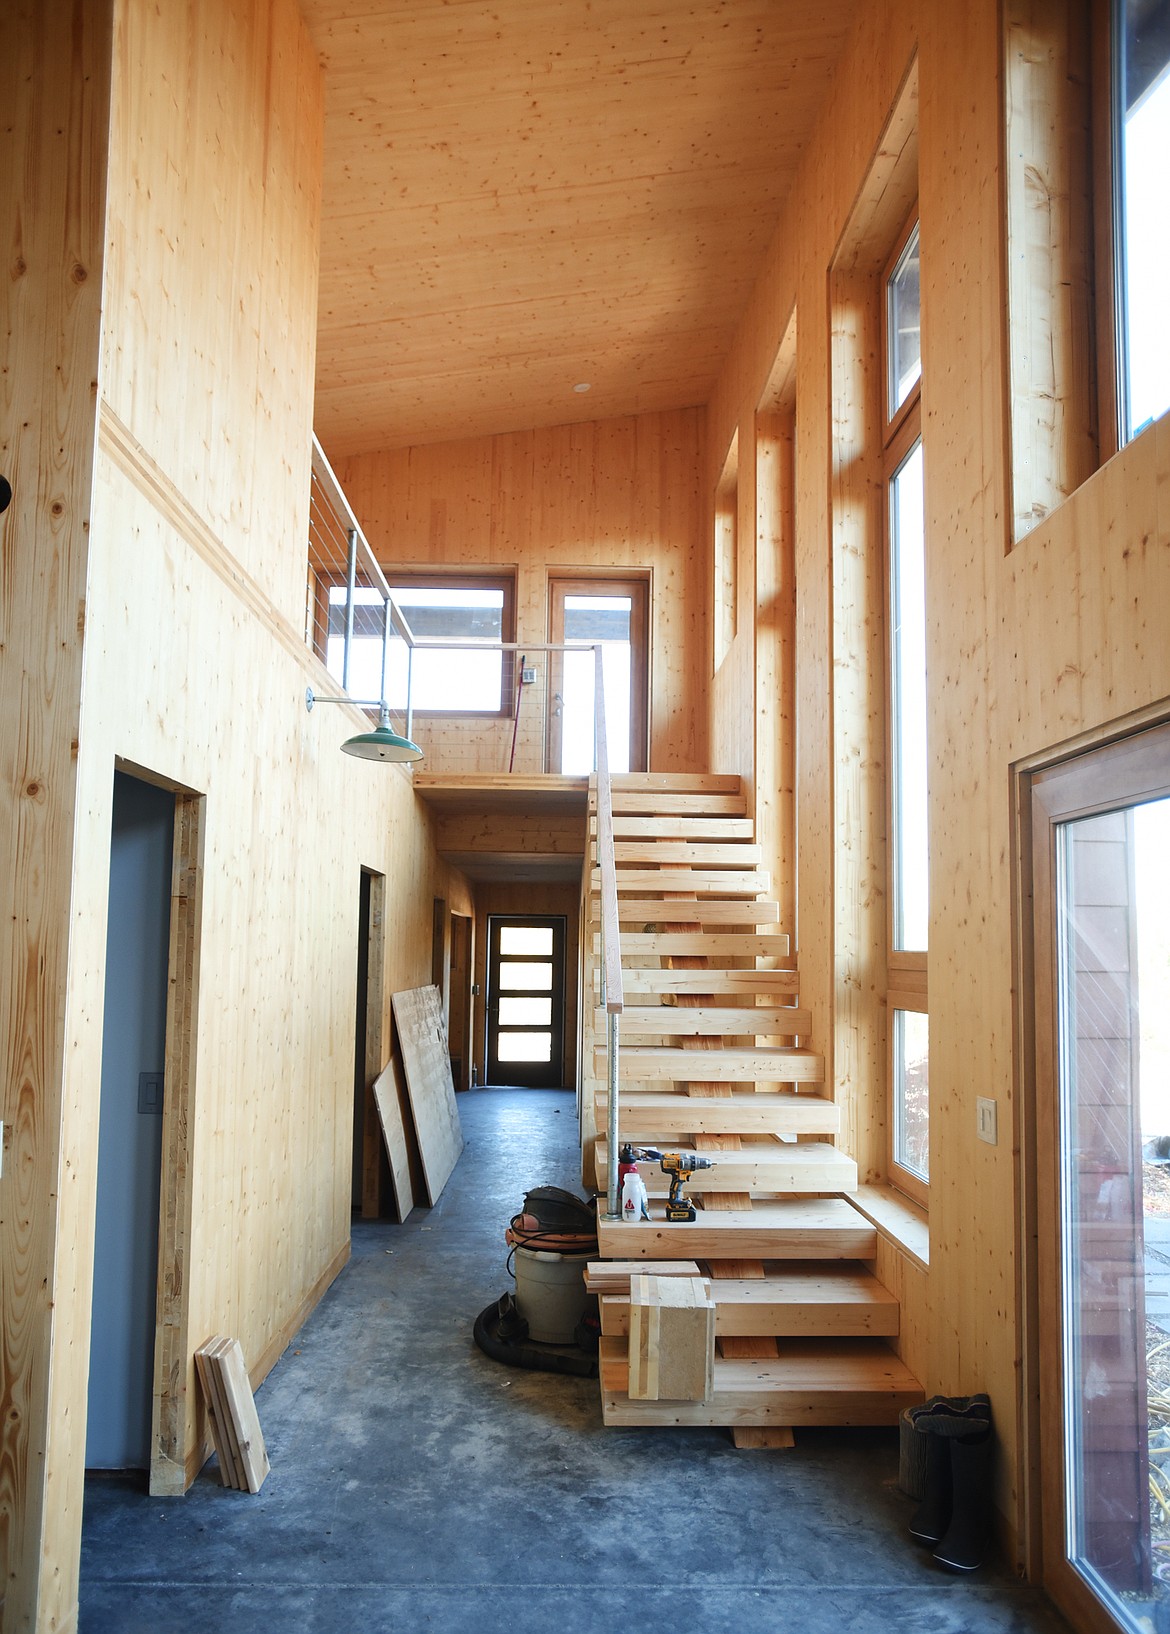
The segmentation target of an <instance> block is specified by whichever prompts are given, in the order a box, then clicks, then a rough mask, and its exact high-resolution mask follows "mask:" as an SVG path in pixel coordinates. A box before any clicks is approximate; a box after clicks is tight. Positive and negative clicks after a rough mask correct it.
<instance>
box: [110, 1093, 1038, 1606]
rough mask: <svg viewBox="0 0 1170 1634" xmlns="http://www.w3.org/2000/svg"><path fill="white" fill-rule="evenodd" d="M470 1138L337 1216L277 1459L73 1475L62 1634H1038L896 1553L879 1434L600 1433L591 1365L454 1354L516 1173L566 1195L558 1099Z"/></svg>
mask: <svg viewBox="0 0 1170 1634" xmlns="http://www.w3.org/2000/svg"><path fill="white" fill-rule="evenodd" d="M459 1109H460V1113H461V1116H462V1119H463V1125H464V1131H465V1135H466V1139H467V1148H466V1150H465V1152H464V1155H463V1157H462V1159H461V1160H460V1163H459V1166H458V1168H457V1169H456V1171H455V1174H454V1175H453V1176H452V1179H451V1181H450V1183H449V1184H448V1188H447V1190H446V1192H445V1193H444V1195H443V1197H442V1198H441V1199H440V1201H439V1203H438V1204H437V1206H436V1207H435V1208H434V1209H430V1210H427V1209H416V1210H415V1212H414V1213H413V1215H412V1216H411V1218H410V1219H409V1220H408V1221H407V1222H406V1224H405V1225H401V1226H398V1225H390V1224H381V1223H378V1224H361V1223H358V1224H356V1225H355V1228H354V1237H353V1258H352V1260H351V1262H350V1265H349V1266H348V1268H347V1269H346V1271H345V1272H344V1273H343V1274H342V1276H341V1277H340V1278H339V1279H338V1281H337V1282H336V1283H335V1285H334V1287H333V1288H332V1289H331V1290H330V1291H329V1293H328V1294H327V1296H326V1297H325V1299H324V1300H323V1302H322V1304H321V1306H320V1307H319V1308H318V1310H317V1311H316V1312H315V1313H314V1315H313V1316H312V1318H311V1319H310V1320H309V1322H308V1323H307V1324H306V1325H305V1327H304V1329H303V1330H302V1332H301V1333H300V1334H299V1335H298V1337H297V1339H296V1340H295V1341H294V1343H293V1345H292V1346H291V1347H290V1349H289V1351H288V1352H286V1354H285V1356H284V1357H283V1359H282V1360H281V1362H280V1363H279V1364H278V1366H277V1367H276V1368H275V1369H274V1370H273V1372H272V1374H271V1375H270V1376H269V1378H268V1380H267V1381H266V1383H265V1384H264V1386H263V1387H262V1389H261V1390H260V1391H259V1393H258V1397H257V1405H258V1408H259V1412H260V1418H261V1422H262V1424H263V1427H264V1433H265V1437H266V1440H267V1442H268V1448H269V1454H270V1457H271V1460H272V1473H271V1475H270V1476H269V1478H268V1480H267V1482H266V1483H265V1485H264V1488H263V1490H262V1491H261V1492H260V1493H259V1494H258V1495H257V1496H251V1495H249V1494H244V1493H237V1492H231V1491H229V1490H227V1489H226V1488H224V1487H222V1486H221V1485H220V1483H219V1476H218V1473H217V1471H216V1469H215V1465H214V1461H213V1462H212V1464H210V1465H209V1466H208V1467H207V1468H206V1469H205V1470H204V1471H203V1473H202V1474H201V1476H200V1477H199V1479H198V1480H197V1481H196V1482H195V1484H194V1486H193V1487H192V1489H191V1491H190V1492H189V1493H188V1495H187V1496H186V1497H185V1498H182V1499H152V1498H149V1497H147V1496H146V1494H145V1493H144V1491H143V1490H142V1483H141V1480H140V1479H138V1478H132V1477H124V1476H112V1477H101V1478H94V1479H93V1480H91V1481H90V1482H89V1484H88V1487H87V1494H86V1512H85V1526H84V1541H83V1552H82V1599H81V1630H82V1634H137V1631H139V1630H142V1631H146V1630H149V1631H150V1634H167V1631H169V1630H170V1629H172V1628H173V1629H175V1630H176V1631H177V1630H182V1634H218V1631H220V1630H227V1629H239V1628H247V1629H248V1630H249V1634H268V1631H270V1630H271V1631H273V1634H277V1631H279V1634H292V1631H302V1630H303V1631H305V1634H316V1631H317V1630H320V1631H322V1634H324V1631H329V1634H334V1631H337V1630H349V1629H355V1630H356V1629H361V1630H362V1631H363V1634H382V1631H386V1634H391V1631H393V1634H413V1631H415V1630H428V1631H430V1630H434V1631H450V1634H470V1631H471V1630H477V1631H480V1630H482V1631H492V1630H505V1629H506V1630H508V1634H550V1631H555V1634H578V1631H580V1634H586V1631H588V1634H594V1631H596V1630H598V1629H599V1628H602V1627H607V1626H612V1627H620V1628H629V1629H630V1630H631V1631H637V1634H668V1631H669V1634H676V1631H679V1630H683V1631H690V1634H708V1631H709V1634H716V1631H718V1634H723V1631H724V1630H728V1629H735V1630H737V1634H756V1631H759V1634H764V1631H765V1630H767V1631H768V1634H775V1631H777V1630H787V1629H790V1628H791V1629H800V1630H801V1631H802V1634H804V1631H810V1634H817V1631H820V1630H825V1631H826V1634H827V1631H828V1630H833V1631H835V1634H837V1631H842V1630H849V1631H855V1634H886V1631H887V1630H888V1631H890V1634H893V1631H894V1630H898V1631H899V1634H919V1631H922V1634H927V1631H930V1634H1001V1631H1002V1634H1008V1631H1010V1634H1054V1631H1056V1630H1059V1629H1063V1627H1064V1624H1063V1623H1062V1622H1061V1621H1060V1620H1059V1619H1058V1618H1057V1617H1055V1615H1054V1614H1053V1613H1051V1612H1050V1611H1049V1610H1048V1609H1047V1607H1046V1605H1045V1603H1044V1602H1043V1600H1042V1599H1041V1597H1039V1596H1038V1595H1036V1594H1035V1593H1034V1592H1033V1591H1031V1590H1029V1589H1027V1588H1026V1587H1023V1586H1021V1585H1020V1584H1019V1583H1018V1582H1017V1581H1016V1579H1015V1577H1014V1576H1013V1575H1012V1574H1011V1573H1009V1572H1008V1571H1007V1570H1005V1569H1003V1568H1001V1567H1000V1566H998V1565H990V1566H987V1567H985V1568H983V1569H982V1570H981V1571H980V1572H978V1573H976V1574H974V1575H973V1576H972V1577H970V1578H956V1577H953V1576H950V1575H949V1574H947V1573H945V1572H943V1571H942V1570H941V1569H940V1568H939V1567H937V1566H936V1565H935V1564H934V1562H933V1561H932V1559H931V1557H930V1555H929V1553H928V1552H927V1551H924V1550H922V1549H921V1548H920V1547H919V1546H917V1545H915V1544H913V1543H912V1542H911V1540H910V1538H909V1536H908V1534H907V1531H906V1523H907V1521H908V1519H909V1516H910V1513H911V1512H912V1509H913V1507H914V1506H913V1505H912V1504H911V1502H910V1501H909V1500H908V1499H906V1498H905V1497H904V1496H903V1495H902V1494H901V1493H900V1492H899V1491H898V1489H897V1486H896V1476H897V1437H896V1434H895V1432H893V1431H885V1430H881V1431H875V1430H870V1431H855V1430H851V1431H831V1430H819V1431H803V1432H801V1433H800V1434H799V1436H798V1440H797V1446H796V1448H795V1449H794V1450H792V1451H789V1452H763V1453H760V1452H737V1451H736V1450H735V1449H734V1448H733V1447H732V1445H731V1442H730V1440H729V1438H728V1436H727V1435H726V1433H725V1432H723V1431H719V1430H673V1431H671V1430H652V1429H647V1430H637V1429H630V1430H606V1429H605V1428H604V1427H603V1425H602V1423H601V1413H600V1406H599V1400H598V1389H597V1383H596V1381H595V1380H585V1379H575V1378H565V1377H560V1376H555V1375H552V1374H544V1373H527V1372H521V1371H518V1370H515V1369H510V1368H504V1367H501V1366H499V1365H498V1364H496V1363H494V1362H492V1361H490V1360H488V1358H486V1357H485V1356H483V1355H482V1354H481V1353H480V1352H479V1351H478V1350H477V1349H476V1348H475V1346H474V1344H473V1342H472V1337H471V1327H472V1322H473V1320H474V1318H475V1316H476V1315H477V1313H478V1312H479V1311H480V1310H482V1309H483V1308H484V1306H486V1305H487V1304H488V1303H489V1302H490V1301H491V1300H492V1299H494V1298H495V1297H496V1296H497V1295H498V1294H499V1293H501V1292H502V1291H503V1290H504V1289H505V1288H506V1287H508V1286H509V1281H508V1277H507V1274H506V1271H505V1268H504V1260H505V1255H506V1249H505V1245H504V1241H503V1232H504V1227H505V1225H506V1223H507V1220H508V1218H509V1217H510V1216H511V1215H512V1214H513V1213H515V1212H516V1211H517V1210H518V1209H519V1207H520V1204H521V1202H522V1200H523V1196H524V1192H525V1190H526V1189H527V1188H528V1187H529V1186H531V1185H536V1184H540V1183H542V1182H552V1183H554V1184H560V1185H567V1186H569V1187H572V1188H574V1189H579V1188H577V1187H576V1184H575V1182H576V1156H575V1135H576V1120H575V1114H574V1107H573V1100H572V1097H571V1096H568V1095H564V1094H560V1093H557V1092H553V1091H499V1090H481V1091H478V1092H473V1093H472V1094H471V1095H467V1096H461V1097H460V1100H459Z"/></svg>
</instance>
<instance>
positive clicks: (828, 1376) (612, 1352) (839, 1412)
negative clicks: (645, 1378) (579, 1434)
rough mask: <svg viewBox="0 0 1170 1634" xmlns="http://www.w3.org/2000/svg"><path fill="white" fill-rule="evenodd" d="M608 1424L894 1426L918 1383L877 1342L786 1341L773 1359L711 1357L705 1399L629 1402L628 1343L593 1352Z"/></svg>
mask: <svg viewBox="0 0 1170 1634" xmlns="http://www.w3.org/2000/svg"><path fill="white" fill-rule="evenodd" d="M599 1360H600V1370H601V1399H602V1413H603V1417H604V1420H605V1422H606V1424H686V1425H704V1424H706V1425H715V1424H787V1425H815V1424H825V1425H874V1424H896V1423H897V1422H898V1419H899V1417H900V1416H901V1413H902V1411H903V1409H904V1408H906V1407H912V1406H914V1405H915V1404H916V1403H918V1402H920V1401H921V1400H922V1399H923V1390H922V1386H921V1385H920V1384H919V1382H918V1380H917V1379H916V1378H915V1377H914V1375H913V1374H912V1373H911V1372H910V1370H909V1368H908V1367H906V1365H905V1364H904V1363H903V1362H902V1361H900V1360H899V1358H898V1357H897V1356H895V1354H894V1352H893V1351H892V1350H890V1349H889V1347H888V1346H887V1345H885V1344H883V1343H882V1341H881V1340H880V1339H870V1340H866V1339H846V1340H840V1341H835V1340H831V1339H829V1340H825V1339H791V1340H785V1341H783V1342H782V1345H781V1350H780V1354H779V1355H777V1357H776V1358H775V1360H771V1359H764V1358H759V1359H756V1358H751V1359H748V1358H742V1359H741V1358H728V1357H723V1356H718V1355H717V1356H716V1358H715V1391H714V1395H713V1396H712V1399H711V1400H710V1401H709V1402H690V1401H685V1402H665V1401H657V1402H654V1401H631V1400H630V1398H629V1395H628V1394H627V1391H626V1385H627V1383H628V1382H629V1379H628V1375H629V1359H628V1352H627V1346H626V1341H625V1340H624V1339H622V1338H616V1337H614V1338H610V1337H603V1338H602V1340H601V1347H600V1352H599Z"/></svg>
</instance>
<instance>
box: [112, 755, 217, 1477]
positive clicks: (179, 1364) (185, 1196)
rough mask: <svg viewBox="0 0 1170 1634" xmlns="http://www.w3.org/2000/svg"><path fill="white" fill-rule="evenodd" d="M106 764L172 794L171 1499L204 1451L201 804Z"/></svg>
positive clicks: (163, 1390)
mask: <svg viewBox="0 0 1170 1634" xmlns="http://www.w3.org/2000/svg"><path fill="white" fill-rule="evenodd" d="M114 768H115V770H116V771H119V772H125V773H126V774H127V776H129V777H136V778H138V779H139V780H140V781H141V782H143V783H151V784H153V785H154V787H155V788H158V789H164V790H165V791H166V792H167V793H168V794H172V795H173V796H174V800H175V815H174V829H173V836H172V860H171V909H170V932H169V938H168V949H167V1019H166V1043H165V1048H164V1052H163V1082H164V1084H165V1086H166V1088H165V1093H164V1095H163V1114H162V1136H161V1139H162V1165H161V1173H160V1176H159V1205H158V1276H157V1284H156V1296H155V1328H154V1365H153V1369H152V1383H151V1410H150V1471H149V1484H150V1493H151V1496H152V1497H160V1498H170V1497H180V1496H181V1495H182V1494H183V1493H184V1492H186V1490H187V1488H188V1487H189V1486H190V1485H191V1483H192V1481H193V1480H194V1479H195V1477H196V1475H198V1473H199V1471H200V1470H201V1469H202V1467H203V1464H204V1462H205V1461H206V1450H207V1449H205V1447H204V1442H203V1438H202V1437H200V1436H199V1435H198V1434H189V1431H191V1430H192V1428H193V1425H194V1420H195V1415H196V1413H197V1411H198V1397H197V1393H196V1391H195V1387H194V1375H195V1361H194V1356H193V1353H192V1352H193V1345H192V1338H191V1229H192V1219H193V1215H194V1199H195V1187H194V1147H195V1091H196V1083H197V1071H196V1053H197V1044H198V1031H199V1029H198V1018H199V964H200V941H201V936H200V932H201V926H202V923H203V877H204V847H205V839H206V827H207V823H206V808H207V800H206V796H204V795H202V794H199V793H197V792H196V791H195V790H193V789H188V788H183V787H181V786H180V785H178V784H176V783H174V782H173V781H171V780H170V779H169V778H165V777H160V776H159V775H158V774H157V773H156V772H153V771H151V770H150V769H149V768H148V767H145V766H139V765H137V764H135V763H134V762H132V761H128V760H124V759H122V758H121V757H118V758H116V759H115V761H114Z"/></svg>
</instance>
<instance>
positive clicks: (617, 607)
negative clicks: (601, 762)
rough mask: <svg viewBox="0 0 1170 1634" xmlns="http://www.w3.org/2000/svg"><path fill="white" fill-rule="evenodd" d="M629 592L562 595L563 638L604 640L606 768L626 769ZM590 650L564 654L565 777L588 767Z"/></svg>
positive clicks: (593, 682) (592, 688) (591, 683)
mask: <svg viewBox="0 0 1170 1634" xmlns="http://www.w3.org/2000/svg"><path fill="white" fill-rule="evenodd" d="M633 605H634V604H633V598H632V597H631V596H574V595H566V597H565V640H566V641H594V642H596V641H604V642H605V643H606V646H605V651H604V653H603V654H602V659H601V667H602V674H603V675H604V677H605V737H606V746H607V748H608V750H609V769H610V771H611V772H628V771H629V769H630V617H631V613H632V611H633ZM595 692H596V680H595V676H594V665H593V654H592V653H591V652H567V653H566V654H565V656H564V671H563V686H562V709H563V725H562V728H561V764H560V771H561V772H562V773H563V774H564V775H565V776H573V775H576V774H581V773H585V774H588V773H589V772H591V771H592V770H593V701H594V694H595Z"/></svg>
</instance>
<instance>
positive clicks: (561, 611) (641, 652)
mask: <svg viewBox="0 0 1170 1634" xmlns="http://www.w3.org/2000/svg"><path fill="white" fill-rule="evenodd" d="M558 589H559V592H560V594H559V596H558V595H557V593H556V592H557V590H558ZM607 592H609V593H612V594H613V595H618V596H621V595H626V594H628V595H629V596H630V602H631V605H630V770H631V771H647V770H649V766H650V612H651V571H650V569H649V568H631V569H629V570H628V571H626V572H625V573H621V574H617V573H609V572H590V571H589V570H588V569H584V568H577V569H573V570H570V571H566V572H550V573H549V575H548V639H549V641H550V643H553V644H560V643H562V642H563V641H564V639H565V604H564V598H565V596H566V594H567V595H570V596H595V595H597V596H599V595H605V594H606V593H607ZM639 656H640V657H641V663H639V662H638V659H639ZM548 657H549V665H548V670H549V676H548V696H549V704H550V707H549V710H548V733H547V742H546V745H545V754H546V757H547V759H546V764H547V765H548V768H549V770H550V771H552V770H553V769H554V767H555V761H554V746H555V747H559V742H558V739H557V736H556V733H555V728H554V725H553V722H554V716H553V712H552V708H551V701H552V695H553V693H554V691H556V690H558V689H559V685H560V677H561V665H562V662H563V661H562V659H561V655H560V654H559V653H555V652H550V653H549V655H548Z"/></svg>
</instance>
